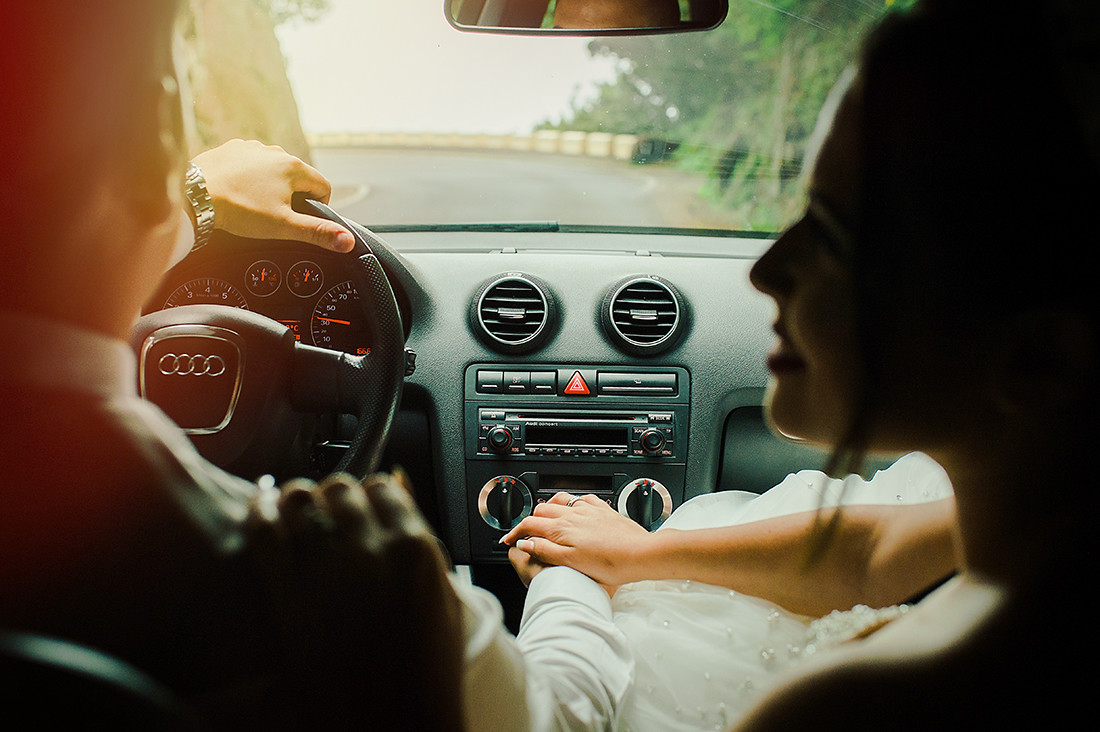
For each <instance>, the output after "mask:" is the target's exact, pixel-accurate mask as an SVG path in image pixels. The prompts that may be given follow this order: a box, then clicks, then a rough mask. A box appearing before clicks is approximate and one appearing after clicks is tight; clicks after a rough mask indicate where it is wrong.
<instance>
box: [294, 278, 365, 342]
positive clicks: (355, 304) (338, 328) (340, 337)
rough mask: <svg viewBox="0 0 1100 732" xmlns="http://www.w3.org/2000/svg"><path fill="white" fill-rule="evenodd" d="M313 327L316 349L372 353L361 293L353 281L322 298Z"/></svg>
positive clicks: (317, 307) (314, 313) (311, 323)
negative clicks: (360, 298)
mask: <svg viewBox="0 0 1100 732" xmlns="http://www.w3.org/2000/svg"><path fill="white" fill-rule="evenodd" d="M309 327H310V332H311V334H312V335H313V345H315V346H320V347H321V348H331V349H333V350H335V351H344V352H345V353H354V354H357V355H361V356H362V355H365V354H368V353H370V344H369V343H368V342H367V337H368V335H369V334H368V333H367V331H366V328H365V324H364V322H363V314H362V310H361V309H360V305H359V293H358V292H356V290H355V286H354V285H352V284H351V282H350V281H349V282H341V283H340V284H338V285H336V286H335V287H333V288H332V289H330V290H328V291H327V292H326V293H325V294H324V295H322V296H321V299H320V300H318V301H317V305H316V307H314V308H313V317H312V319H311V320H310V324H309Z"/></svg>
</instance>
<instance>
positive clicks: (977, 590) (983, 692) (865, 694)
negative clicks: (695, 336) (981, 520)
mask: <svg viewBox="0 0 1100 732" xmlns="http://www.w3.org/2000/svg"><path fill="white" fill-rule="evenodd" d="M929 600H930V601H931V603H930V605H929V606H928V607H918V608H916V609H914V610H913V611H911V612H909V613H906V615H905V617H903V618H901V619H899V620H898V621H896V622H895V623H893V624H891V625H888V626H886V627H885V628H883V629H882V630H880V631H878V632H877V633H875V634H874V635H872V636H870V637H869V638H867V639H866V640H864V641H859V642H856V643H852V644H850V645H849V646H847V647H844V648H840V649H836V651H835V652H833V653H831V654H829V655H828V656H822V657H820V658H818V659H816V663H815V664H813V665H812V666H810V665H807V666H805V667H803V668H802V669H801V673H799V674H798V675H796V676H793V677H790V678H789V679H788V681H787V683H785V684H782V685H780V686H779V687H778V688H777V689H776V691H775V692H774V693H772V694H770V695H769V696H768V697H767V698H765V699H764V700H763V702H762V703H761V704H760V705H759V706H758V707H757V708H756V709H755V710H753V712H752V713H751V714H750V715H748V717H747V718H746V721H745V724H744V728H745V729H751V730H755V729H761V730H763V729H788V728H790V729H799V728H803V727H809V726H810V725H813V727H814V728H815V729H822V728H825V729H831V728H836V729H840V728H842V727H843V728H847V729H852V728H856V729H893V730H905V729H930V728H933V729H934V728H935V725H937V724H944V725H950V728H956V727H960V726H962V725H963V724H965V723H970V722H974V723H975V724H978V723H980V724H981V726H982V727H986V728H990V727H998V726H1007V727H1015V726H1017V725H1018V724H1019V723H1020V721H1021V720H1025V721H1026V720H1028V719H1029V715H1031V714H1036V713H1039V712H1041V713H1042V718H1043V719H1044V722H1047V721H1049V722H1051V723H1052V726H1053V727H1055V728H1057V727H1058V726H1060V725H1059V724H1058V720H1065V721H1067V722H1068V721H1070V720H1072V719H1073V715H1074V714H1077V713H1078V710H1079V709H1081V708H1082V707H1083V706H1084V705H1085V704H1086V703H1087V701H1086V700H1088V699H1089V698H1090V697H1089V695H1088V693H1087V691H1086V684H1087V682H1088V679H1087V678H1086V677H1087V674H1083V673H1081V672H1080V671H1079V670H1075V669H1077V668H1078V667H1077V666H1075V664H1074V663H1072V660H1073V659H1071V658H1068V657H1067V652H1066V651H1067V649H1068V648H1070V647H1072V646H1073V635H1072V630H1071V629H1065V628H1062V629H1061V630H1060V632H1061V633H1062V634H1064V635H1065V637H1064V639H1063V640H1064V641H1065V643H1064V644H1061V645H1059V644H1058V643H1057V642H1056V641H1055V639H1054V637H1053V636H1054V634H1055V633H1054V632H1053V631H1054V629H1055V628H1056V627H1057V622H1056V621H1057V619H1056V618H1055V617H1051V618H1049V621H1050V624H1049V626H1048V627H1049V629H1050V630H1051V631H1052V632H1051V633H1043V635H1045V636H1046V637H1047V641H1046V642H1044V643H1042V644H1038V645H1037V644H1036V643H1034V642H1033V641H1034V637H1035V632H1034V631H1035V626H1036V624H1037V622H1038V621H1037V619H1036V617H1035V616H1034V614H1033V613H1032V612H1031V611H1030V610H1021V608H1020V607H1019V606H1018V605H1016V604H1015V603H1014V602H1012V601H1010V600H1009V599H1008V598H1007V597H1006V596H1005V595H1004V594H1003V593H1002V592H1001V591H1000V590H999V589H997V588H995V587H992V586H990V585H985V584H983V583H980V582H968V581H966V580H965V579H963V580H960V581H952V582H951V583H949V585H948V586H946V587H945V588H941V591H937V593H933V595H932V596H930V597H929ZM1076 630H1077V631H1083V630H1086V629H1081V628H1078V629H1076Z"/></svg>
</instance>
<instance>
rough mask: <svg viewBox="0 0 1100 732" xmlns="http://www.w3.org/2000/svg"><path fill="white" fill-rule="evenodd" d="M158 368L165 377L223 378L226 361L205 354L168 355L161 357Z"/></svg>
mask: <svg viewBox="0 0 1100 732" xmlns="http://www.w3.org/2000/svg"><path fill="white" fill-rule="evenodd" d="M157 368H159V369H160V372H161V373H162V374H164V375H165V376H221V375H222V374H224V373H225V359H223V358H222V357H221V356H204V355H203V354H195V355H191V354H189V353H181V354H179V355H177V354H175V353H166V354H164V355H163V356H161V357H160V361H158V362H157Z"/></svg>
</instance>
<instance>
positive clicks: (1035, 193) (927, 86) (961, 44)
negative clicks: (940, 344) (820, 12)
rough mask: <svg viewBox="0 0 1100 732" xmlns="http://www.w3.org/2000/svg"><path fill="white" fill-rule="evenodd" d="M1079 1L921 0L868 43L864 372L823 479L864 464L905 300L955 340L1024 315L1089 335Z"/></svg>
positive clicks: (861, 283) (1093, 249)
mask: <svg viewBox="0 0 1100 732" xmlns="http://www.w3.org/2000/svg"><path fill="white" fill-rule="evenodd" d="M1088 4H1089V3H1086V2H1072V1H1071V0H1066V1H1065V2H1051V3H1027V4H1025V3H997V4H996V5H993V6H991V5H990V4H988V3H984V2H971V1H969V0H949V1H948V2H935V1H927V2H924V3H921V4H918V5H917V6H916V7H915V8H913V9H912V10H910V11H908V12H905V13H896V14H892V15H890V16H887V17H886V18H885V19H884V21H883V22H882V23H881V24H880V25H879V26H878V27H877V28H876V29H875V30H874V31H873V32H872V33H871V34H870V35H869V36H868V38H867V40H866V42H865V44H864V46H863V52H862V56H861V59H860V64H859V66H860V83H861V84H862V95H863V119H862V123H861V124H862V137H861V139H862V145H863V151H862V152H863V160H864V169H863V175H862V195H861V202H862V203H861V206H862V209H861V210H862V217H861V218H862V220H861V221H860V222H857V226H856V229H857V230H856V236H857V247H856V250H857V251H856V259H855V262H854V265H853V266H854V269H855V280H856V301H857V310H858V316H857V317H858V324H857V327H858V331H859V340H860V344H861V347H862V349H863V353H862V354H861V355H862V360H863V362H864V364H865V368H866V373H865V374H864V383H863V386H862V395H861V403H860V404H858V405H857V406H858V409H857V410H856V415H857V416H856V418H855V421H854V423H853V424H852V426H851V429H850V431H849V434H848V435H847V436H846V438H845V439H843V440H842V441H841V443H840V444H839V445H837V446H836V450H835V452H834V455H833V458H832V460H831V465H830V467H831V468H832V469H833V470H838V471H845V472H849V471H851V472H855V471H854V470H853V469H854V468H858V466H859V463H860V462H861V460H862V455H863V452H864V448H865V447H866V438H867V435H868V432H869V430H870V429H871V428H872V425H873V422H874V420H875V413H876V412H875V410H876V402H877V399H876V397H877V394H878V392H879V390H880V389H881V387H882V384H881V380H882V378H883V377H882V373H883V370H882V367H883V355H884V354H886V353H888V352H889V351H890V349H891V346H892V342H893V341H894V339H904V338H905V337H906V334H905V333H897V332H895V329H894V328H893V327H892V325H893V323H894V322H895V317H894V316H895V315H896V313H897V312H898V308H900V307H904V306H905V305H906V304H907V303H906V301H907V300H908V301H910V302H920V303H921V308H922V311H921V317H922V319H926V320H927V322H929V323H930V324H931V325H932V327H933V328H935V329H938V330H940V331H941V332H943V333H946V334H950V335H951V336H953V337H957V338H959V339H972V340H969V341H968V340H959V342H978V341H979V340H980V336H981V335H982V332H983V330H985V329H988V328H989V327H990V326H991V325H992V324H994V323H997V322H1000V321H1001V319H1003V318H1005V317H1006V316H1008V315H1011V314H1012V313H1015V312H1020V311H1022V310H1024V309H1026V308H1029V307H1034V306H1052V307H1058V308H1068V309H1071V310H1073V311H1075V312H1078V313H1081V314H1084V315H1085V316H1086V317H1087V318H1088V320H1089V322H1090V323H1091V324H1092V327H1093V329H1094V332H1095V328H1096V324H1097V322H1098V320H1097V307H1096V297H1095V296H1094V294H1093V292H1092V282H1093V281H1094V280H1095V278H1096V276H1097V275H1098V274H1100V268H1098V265H1100V257H1098V256H1097V253H1098V249H1100V247H1098V245H1100V236H1098V235H1097V231H1100V229H1098V228H1097V227H1096V226H1095V225H1093V221H1092V219H1093V218H1094V217H1093V214H1092V211H1093V210H1094V208H1095V207H1096V205H1097V202H1098V200H1100V166H1098V164H1097V145H1090V144H1089V141H1090V139H1091V138H1092V136H1094V135H1095V130H1096V128H1097V125H1098V124H1100V109H1097V103H1096V96H1095V92H1096V87H1095V85H1096V83H1097V82H1096V76H1097V73H1098V70H1100V65H1098V64H1097V61H1098V59H1100V30H1097V28H1098V26H1097V25H1095V24H1093V25H1091V26H1089V27H1090V29H1091V31H1090V32H1088V33H1081V32H1074V29H1075V28H1076V27H1077V24H1079V23H1080V22H1081V19H1080V18H1072V17H1067V14H1072V13H1074V12H1076V13H1078V14H1081V13H1084V14H1086V15H1090V12H1089V9H1088V8H1087V7H1086V6H1087V5H1088ZM1095 5H1096V4H1095V3H1094V4H1093V6H1094V7H1093V9H1092V12H1091V16H1093V20H1097V18H1096V17H1095V16H1096V15H1097V13H1096V12H1095ZM1067 33H1070V34H1073V35H1074V37H1073V38H1072V39H1070V38H1068V37H1067ZM1071 40H1072V43H1071V42H1070V41H1071ZM1089 64H1091V66H1090V65H1089ZM1090 72H1091V74H1090ZM1085 78H1089V79H1091V80H1092V83H1093V86H1092V87H1091V88H1081V84H1079V83H1077V82H1080V81H1081V80H1082V79H1085ZM914 271H915V272H918V273H919V275H918V276H916V277H913V276H909V275H910V274H911V273H913V272H914ZM894 274H897V275H899V276H891V275H894ZM930 295H931V296H930ZM913 366H914V368H919V364H914V365H913Z"/></svg>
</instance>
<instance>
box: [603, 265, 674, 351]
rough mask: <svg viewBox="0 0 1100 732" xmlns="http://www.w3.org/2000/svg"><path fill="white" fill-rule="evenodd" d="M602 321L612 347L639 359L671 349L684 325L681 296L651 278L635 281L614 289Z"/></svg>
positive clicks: (670, 286)
mask: <svg viewBox="0 0 1100 732" xmlns="http://www.w3.org/2000/svg"><path fill="white" fill-rule="evenodd" d="M601 320H602V321H603V323H604V329H605V331H606V332H607V334H608V337H609V338H610V339H611V341H612V342H613V343H615V344H616V345H617V346H619V347H620V348H622V349H623V350H626V351H628V352H630V353H634V354H638V355H642V354H649V353H658V352H660V351H663V350H665V349H666V348H669V347H671V346H672V345H673V344H674V343H675V341H676V340H677V338H678V337H679V334H680V331H681V328H682V325H683V323H684V318H683V307H682V304H681V301H680V297H679V294H678V293H677V292H676V290H675V289H674V288H673V287H672V285H670V284H668V283H667V282H665V281H664V280H661V279H659V278H657V277H652V276H645V277H633V278H630V279H628V280H626V281H624V282H620V283H619V284H618V285H616V286H615V287H613V288H612V289H611V291H610V292H609V293H608V295H607V297H606V298H605V300H604V307H603V310H602V312H601Z"/></svg>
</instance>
